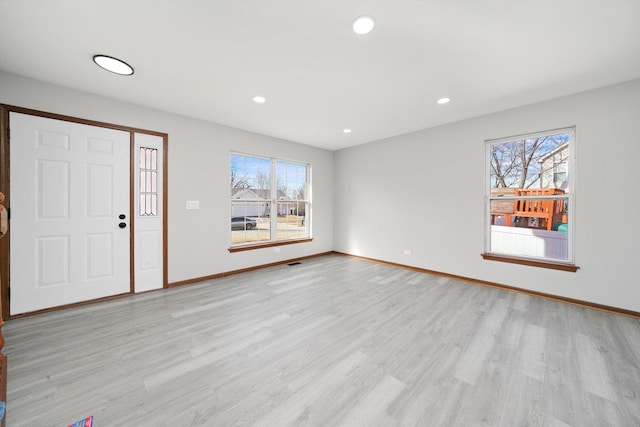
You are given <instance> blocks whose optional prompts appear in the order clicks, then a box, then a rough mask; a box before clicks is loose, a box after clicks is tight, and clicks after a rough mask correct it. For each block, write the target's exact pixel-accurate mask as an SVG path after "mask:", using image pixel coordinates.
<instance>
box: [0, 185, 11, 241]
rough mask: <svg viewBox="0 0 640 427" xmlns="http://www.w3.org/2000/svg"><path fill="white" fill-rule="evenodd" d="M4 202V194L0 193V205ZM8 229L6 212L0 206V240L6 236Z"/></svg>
mask: <svg viewBox="0 0 640 427" xmlns="http://www.w3.org/2000/svg"><path fill="white" fill-rule="evenodd" d="M2 202H4V194H3V193H1V192H0V203H2ZM8 229H9V218H8V215H7V210H6V209H5V207H4V206H2V205H0V239H1V238H3V237H4V235H5V234H7V230H8Z"/></svg>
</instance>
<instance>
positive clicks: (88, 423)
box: [69, 415, 93, 427]
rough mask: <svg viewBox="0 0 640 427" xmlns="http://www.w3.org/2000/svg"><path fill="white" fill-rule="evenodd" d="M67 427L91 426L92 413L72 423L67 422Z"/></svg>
mask: <svg viewBox="0 0 640 427" xmlns="http://www.w3.org/2000/svg"><path fill="white" fill-rule="evenodd" d="M69 427H93V415H91V416H90V417H87V418H85V419H84V420H80V421H76V422H75V423H73V424H69Z"/></svg>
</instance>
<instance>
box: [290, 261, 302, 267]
mask: <svg viewBox="0 0 640 427" xmlns="http://www.w3.org/2000/svg"><path fill="white" fill-rule="evenodd" d="M299 264H302V263H301V262H297V261H296V262H292V263H289V264H287V265H288V266H292V265H299Z"/></svg>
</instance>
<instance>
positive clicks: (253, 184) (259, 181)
mask: <svg viewBox="0 0 640 427" xmlns="http://www.w3.org/2000/svg"><path fill="white" fill-rule="evenodd" d="M310 169H311V167H310V165H308V164H305V163H299V162H293V161H288V160H281V159H276V158H267V157H258V156H253V155H246V154H239V153H231V156H230V185H231V188H230V191H231V227H230V228H231V245H232V246H239V245H252V244H263V243H270V242H282V241H295V240H298V239H307V238H309V237H310V229H311V228H310V221H309V218H310V189H311V186H310V173H311V171H310Z"/></svg>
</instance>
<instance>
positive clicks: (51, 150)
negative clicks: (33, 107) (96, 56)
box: [9, 112, 131, 315]
mask: <svg viewBox="0 0 640 427" xmlns="http://www.w3.org/2000/svg"><path fill="white" fill-rule="evenodd" d="M9 125H10V129H11V138H10V142H9V144H10V164H11V172H10V186H11V248H10V254H11V255H10V256H11V264H10V266H11V300H10V313H11V315H15V314H20V313H26V312H31V311H35V310H40V309H44V308H49V307H56V306H60V305H66V304H71V303H74V302H79V301H86V300H91V299H96V298H101V297H106V296H111V295H117V294H123V293H128V292H130V282H131V279H130V262H131V261H130V232H129V230H130V218H129V211H130V200H129V194H130V179H129V175H130V172H129V170H130V160H129V158H130V133H129V132H124V131H120V130H113V129H108V128H103V127H97V126H89V125H84V124H79V123H72V122H67V121H61V120H54V119H49V118H44V117H38V116H32V115H26V114H20V113H14V112H12V113H11V114H10V119H9Z"/></svg>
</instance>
